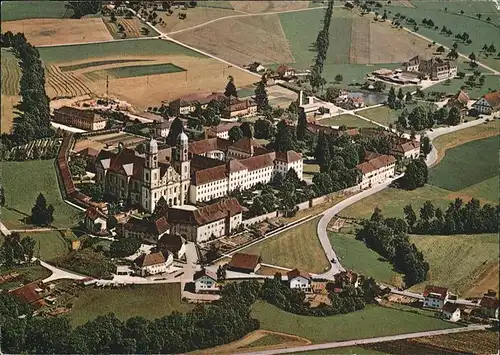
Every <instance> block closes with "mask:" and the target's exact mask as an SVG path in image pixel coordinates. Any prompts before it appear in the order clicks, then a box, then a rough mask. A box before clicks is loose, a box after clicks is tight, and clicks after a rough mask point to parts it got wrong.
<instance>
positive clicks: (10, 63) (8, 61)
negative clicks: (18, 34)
mask: <svg viewBox="0 0 500 355" xmlns="http://www.w3.org/2000/svg"><path fill="white" fill-rule="evenodd" d="M1 57H2V75H1V76H2V116H1V119H2V122H1V124H0V127H1V133H7V132H9V131H10V129H11V128H12V120H13V119H14V117H15V116H16V114H15V109H14V106H15V105H17V103H18V102H19V96H18V94H19V79H20V78H21V68H20V67H19V63H18V60H17V58H16V57H15V56H14V54H13V53H11V52H10V51H9V50H7V49H5V48H2V55H1Z"/></svg>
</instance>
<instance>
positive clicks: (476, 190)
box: [458, 176, 500, 204]
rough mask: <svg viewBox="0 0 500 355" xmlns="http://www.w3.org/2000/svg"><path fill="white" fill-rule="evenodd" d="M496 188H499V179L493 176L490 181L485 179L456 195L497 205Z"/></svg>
mask: <svg viewBox="0 0 500 355" xmlns="http://www.w3.org/2000/svg"><path fill="white" fill-rule="evenodd" d="M498 186H500V178H499V177H498V176H494V177H492V178H490V179H486V180H484V181H481V182H478V183H477V184H474V185H471V186H469V187H467V188H465V189H463V190H460V191H458V193H459V194H462V195H467V196H473V197H477V198H480V199H482V200H486V201H489V202H491V203H495V204H498V198H499V195H498Z"/></svg>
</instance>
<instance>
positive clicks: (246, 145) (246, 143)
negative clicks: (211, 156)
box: [229, 137, 257, 154]
mask: <svg viewBox="0 0 500 355" xmlns="http://www.w3.org/2000/svg"><path fill="white" fill-rule="evenodd" d="M255 146H257V144H256V143H255V141H254V140H253V139H251V138H248V137H244V138H241V139H239V140H237V141H236V142H234V143H233V144H231V145H230V146H229V148H230V149H234V150H238V151H240V152H244V153H248V154H252V153H253V148H254V147H255Z"/></svg>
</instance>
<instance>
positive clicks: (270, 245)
mask: <svg viewBox="0 0 500 355" xmlns="http://www.w3.org/2000/svg"><path fill="white" fill-rule="evenodd" d="M317 224H318V220H317V219H314V220H311V221H309V222H306V223H303V224H301V225H300V226H298V227H294V228H292V229H289V230H287V231H285V232H283V233H280V234H278V235H276V236H274V237H271V238H269V239H266V240H264V241H263V242H261V243H258V244H256V245H254V246H251V247H248V248H246V249H243V252H244V253H250V254H260V255H261V256H262V262H263V263H266V264H272V265H277V266H282V267H286V268H290V269H293V268H298V269H301V270H304V271H307V272H312V273H321V272H324V271H326V270H327V269H328V267H329V265H330V263H329V262H328V260H327V259H326V256H325V253H324V251H323V248H322V247H321V243H320V242H319V239H318V237H317V234H316V225H317Z"/></svg>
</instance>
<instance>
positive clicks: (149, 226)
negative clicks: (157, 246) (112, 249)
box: [121, 217, 170, 243]
mask: <svg viewBox="0 0 500 355" xmlns="http://www.w3.org/2000/svg"><path fill="white" fill-rule="evenodd" d="M121 228H122V234H123V236H124V237H125V238H135V239H138V240H146V241H149V242H151V243H156V242H157V241H158V240H160V238H161V237H162V236H163V235H165V234H167V233H169V232H170V224H169V223H168V222H167V219H166V218H165V217H160V218H156V219H146V218H143V219H139V218H135V217H132V218H130V219H129V220H128V221H127V222H126V223H125V224H123V226H121Z"/></svg>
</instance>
